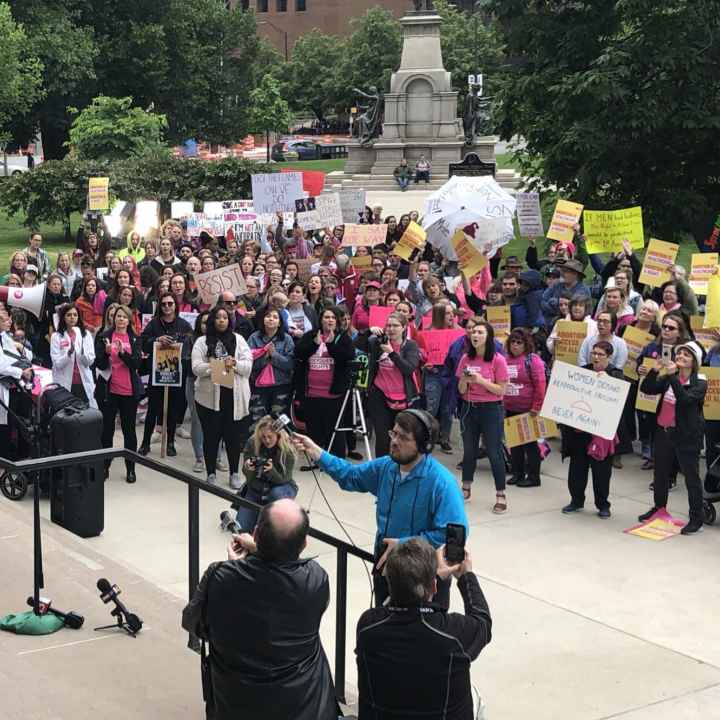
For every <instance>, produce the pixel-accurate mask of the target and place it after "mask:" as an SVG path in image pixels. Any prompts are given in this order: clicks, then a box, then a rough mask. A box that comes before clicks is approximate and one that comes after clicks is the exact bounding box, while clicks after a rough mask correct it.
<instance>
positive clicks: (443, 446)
mask: <svg viewBox="0 0 720 720" xmlns="http://www.w3.org/2000/svg"><path fill="white" fill-rule="evenodd" d="M440 449H441V450H442V451H443V452H444V453H445V454H446V455H452V451H453V449H452V445H451V444H450V443H449V442H448V441H447V440H443V441H442V442H441V443H440Z"/></svg>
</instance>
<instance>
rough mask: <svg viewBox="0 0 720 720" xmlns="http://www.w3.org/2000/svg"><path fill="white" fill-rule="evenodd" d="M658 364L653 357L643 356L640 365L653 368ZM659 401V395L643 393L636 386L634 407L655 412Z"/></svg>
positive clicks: (649, 368)
mask: <svg viewBox="0 0 720 720" xmlns="http://www.w3.org/2000/svg"><path fill="white" fill-rule="evenodd" d="M657 365H658V361H657V360H656V359H655V358H649V357H646V358H643V361H642V366H643V367H644V368H647V369H648V370H655V369H656V367H657ZM640 385H642V382H641V383H640ZM659 402H660V396H659V395H648V394H647V393H644V392H643V391H642V390H641V389H640V387H639V386H638V391H637V398H636V400H635V409H636V410H642V411H643V412H648V413H653V414H654V413H656V412H657V408H658V403H659Z"/></svg>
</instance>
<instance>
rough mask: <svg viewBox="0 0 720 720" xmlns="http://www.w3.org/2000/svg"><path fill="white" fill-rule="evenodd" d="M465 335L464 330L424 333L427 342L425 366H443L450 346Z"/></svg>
mask: <svg viewBox="0 0 720 720" xmlns="http://www.w3.org/2000/svg"><path fill="white" fill-rule="evenodd" d="M464 334H465V331H464V330H462V329H457V330H426V331H425V332H423V334H422V336H423V340H424V341H425V364H426V365H442V364H443V363H444V362H445V358H446V357H447V354H448V350H449V349H450V346H451V345H452V344H453V343H454V342H455V341H456V340H457V339H458V338H459V337H462V336H463V335H464Z"/></svg>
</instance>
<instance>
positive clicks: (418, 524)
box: [318, 452, 470, 548]
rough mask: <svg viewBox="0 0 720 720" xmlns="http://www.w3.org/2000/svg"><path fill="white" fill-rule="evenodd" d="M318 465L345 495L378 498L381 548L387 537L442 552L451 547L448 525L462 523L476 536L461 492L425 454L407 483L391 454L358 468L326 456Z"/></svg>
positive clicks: (376, 514)
mask: <svg viewBox="0 0 720 720" xmlns="http://www.w3.org/2000/svg"><path fill="white" fill-rule="evenodd" d="M318 463H319V465H320V467H321V468H322V469H323V470H324V471H325V472H326V473H328V475H330V477H332V478H333V480H335V481H336V482H337V483H338V485H340V487H341V488H342V489H343V490H350V491H353V492H369V493H372V494H373V495H375V497H376V498H377V502H376V503H375V516H376V520H377V532H376V535H375V545H376V547H377V546H378V545H379V544H380V543H381V542H382V540H383V538H397V539H398V540H400V541H401V542H404V541H406V540H409V539H410V538H412V537H418V536H419V537H423V538H425V539H426V540H427V541H428V542H429V543H430V544H431V545H432V546H433V547H435V548H438V547H440V546H441V545H442V544H443V543H444V542H445V526H446V525H447V524H448V523H458V524H462V525H464V526H465V532H466V534H469V532H470V527H469V525H468V521H467V517H466V515H465V505H464V503H463V498H462V494H461V493H460V488H459V487H458V484H457V482H456V481H455V478H454V477H453V476H452V474H451V473H450V471H449V470H448V469H447V468H446V467H445V466H444V465H441V464H440V463H439V462H438V461H437V460H435V458H433V457H432V455H425V456H424V457H423V458H422V460H420V462H419V463H418V464H417V465H416V466H415V467H414V468H413V469H412V470H411V471H410V472H409V473H408V474H407V475H406V476H405V477H404V478H401V477H400V468H399V466H398V464H397V463H396V462H395V461H394V460H393V459H392V458H390V457H389V456H388V455H385V456H384V457H381V458H378V459H377V460H371V461H370V462H366V463H363V464H362V465H353V464H351V463H349V462H347V461H346V460H341V459H340V458H337V457H335V456H334V455H330V454H329V453H327V452H323V454H322V455H321V456H320V460H319V461H318Z"/></svg>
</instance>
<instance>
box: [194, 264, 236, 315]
mask: <svg viewBox="0 0 720 720" xmlns="http://www.w3.org/2000/svg"><path fill="white" fill-rule="evenodd" d="M195 282H196V283H197V288H198V295H199V296H200V299H201V300H202V301H203V302H204V303H205V304H207V305H213V304H214V303H215V301H216V300H217V298H218V296H219V295H220V293H223V292H225V291H230V292H231V293H233V294H234V295H235V296H236V297H237V296H238V295H244V294H245V293H246V292H247V286H246V285H245V278H244V277H243V274H242V272H241V271H240V265H238V263H234V264H233V265H227V266H225V267H222V268H218V269H217V270H210V272H204V273H199V274H198V275H196V276H195Z"/></svg>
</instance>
